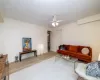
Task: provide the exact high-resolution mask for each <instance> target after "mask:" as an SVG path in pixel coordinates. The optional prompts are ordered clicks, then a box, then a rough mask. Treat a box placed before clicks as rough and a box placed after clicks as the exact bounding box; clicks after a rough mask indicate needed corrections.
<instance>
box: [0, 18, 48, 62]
mask: <svg viewBox="0 0 100 80" xmlns="http://www.w3.org/2000/svg"><path fill="white" fill-rule="evenodd" d="M48 29H49V28H46V27H43V26H37V25H34V24H29V23H25V22H21V21H18V20H13V19H8V18H5V19H4V23H2V24H0V53H4V54H8V55H9V61H10V62H12V61H14V57H15V56H16V55H18V54H19V52H21V51H22V38H23V37H29V38H32V48H33V49H38V45H39V44H43V45H44V50H43V51H42V53H45V52H47V30H48ZM39 54H40V52H39V50H38V55H39ZM32 55H33V54H32ZM26 56H28V55H26Z"/></svg>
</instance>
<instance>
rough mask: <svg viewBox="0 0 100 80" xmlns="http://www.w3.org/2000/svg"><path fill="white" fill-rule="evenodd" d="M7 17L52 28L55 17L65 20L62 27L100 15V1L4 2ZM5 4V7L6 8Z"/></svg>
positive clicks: (5, 0)
mask: <svg viewBox="0 0 100 80" xmlns="http://www.w3.org/2000/svg"><path fill="white" fill-rule="evenodd" d="M3 2H4V3H3V4H2V5H1V6H0V7H2V8H3V9H4V11H5V16H7V17H10V18H14V19H18V20H21V21H25V22H29V23H33V24H38V25H42V26H48V25H49V26H51V24H50V21H51V20H52V16H53V15H57V17H58V19H62V20H64V21H63V22H62V23H61V25H64V24H66V23H70V22H73V21H76V20H79V19H81V18H84V17H86V16H91V15H94V14H98V13H100V0H3ZM4 4H5V7H4Z"/></svg>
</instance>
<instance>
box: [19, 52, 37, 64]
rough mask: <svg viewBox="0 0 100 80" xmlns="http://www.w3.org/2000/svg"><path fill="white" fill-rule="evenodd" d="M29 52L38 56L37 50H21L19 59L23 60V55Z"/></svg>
mask: <svg viewBox="0 0 100 80" xmlns="http://www.w3.org/2000/svg"><path fill="white" fill-rule="evenodd" d="M29 53H34V56H35V57H37V50H31V51H27V52H19V60H20V62H21V61H22V55H24V54H29Z"/></svg>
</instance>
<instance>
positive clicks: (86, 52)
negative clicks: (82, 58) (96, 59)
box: [81, 48, 89, 54]
mask: <svg viewBox="0 0 100 80" xmlns="http://www.w3.org/2000/svg"><path fill="white" fill-rule="evenodd" d="M81 52H82V54H89V49H88V48H83V49H82V50H81Z"/></svg>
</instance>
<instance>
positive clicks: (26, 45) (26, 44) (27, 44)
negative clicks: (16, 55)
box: [22, 38, 32, 52]
mask: <svg viewBox="0 0 100 80" xmlns="http://www.w3.org/2000/svg"><path fill="white" fill-rule="evenodd" d="M22 46H23V52H28V51H31V50H32V41H31V38H22Z"/></svg>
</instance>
